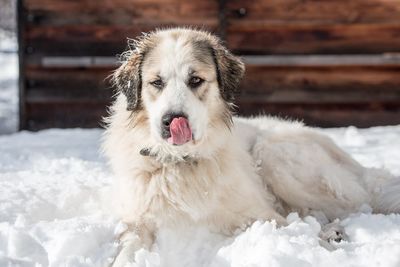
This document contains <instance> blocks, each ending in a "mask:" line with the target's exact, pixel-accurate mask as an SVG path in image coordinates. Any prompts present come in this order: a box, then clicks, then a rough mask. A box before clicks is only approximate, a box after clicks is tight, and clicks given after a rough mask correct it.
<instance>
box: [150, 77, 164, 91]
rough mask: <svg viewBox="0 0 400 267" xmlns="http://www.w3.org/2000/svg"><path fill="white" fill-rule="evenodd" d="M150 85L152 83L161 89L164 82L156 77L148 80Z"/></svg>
mask: <svg viewBox="0 0 400 267" xmlns="http://www.w3.org/2000/svg"><path fill="white" fill-rule="evenodd" d="M150 84H151V85H153V86H154V87H155V88H157V89H162V88H163V87H164V83H163V81H162V80H161V79H157V80H155V81H152V82H150Z"/></svg>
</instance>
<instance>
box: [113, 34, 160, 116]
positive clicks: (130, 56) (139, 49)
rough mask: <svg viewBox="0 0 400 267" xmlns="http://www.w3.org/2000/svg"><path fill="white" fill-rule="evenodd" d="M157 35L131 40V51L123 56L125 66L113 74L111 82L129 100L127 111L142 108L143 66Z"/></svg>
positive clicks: (145, 35) (146, 35)
mask: <svg viewBox="0 0 400 267" xmlns="http://www.w3.org/2000/svg"><path fill="white" fill-rule="evenodd" d="M155 39H156V38H155V34H154V33H150V34H144V35H143V36H141V37H139V38H138V39H136V40H129V42H128V44H129V48H130V49H129V50H128V51H126V52H124V53H123V54H122V55H121V61H122V62H123V64H122V65H121V66H120V67H119V68H118V69H117V70H116V71H115V72H114V73H113V75H112V78H111V81H112V83H113V84H114V85H115V86H116V87H117V89H118V90H119V91H120V92H122V93H123V94H124V95H125V96H126V99H127V107H126V109H127V110H130V111H138V110H140V109H142V107H141V101H140V99H141V93H142V64H143V61H144V58H145V55H146V54H147V53H148V51H150V50H151V49H152V48H153V47H154V46H155V43H156V40H155Z"/></svg>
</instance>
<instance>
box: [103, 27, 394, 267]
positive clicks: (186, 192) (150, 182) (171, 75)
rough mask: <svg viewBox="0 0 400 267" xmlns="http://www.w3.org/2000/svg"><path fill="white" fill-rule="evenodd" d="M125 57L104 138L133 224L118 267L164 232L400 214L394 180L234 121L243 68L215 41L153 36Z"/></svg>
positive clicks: (285, 134)
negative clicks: (362, 212)
mask: <svg viewBox="0 0 400 267" xmlns="http://www.w3.org/2000/svg"><path fill="white" fill-rule="evenodd" d="M123 58H124V61H123V63H122V65H121V67H120V68H118V69H117V70H116V71H115V73H114V75H113V80H114V82H115V84H116V86H117V88H118V89H119V92H120V93H119V94H118V96H117V98H116V101H115V102H114V104H113V105H112V107H111V115H110V117H109V118H108V119H107V123H108V127H107V131H106V133H105V136H104V150H105V153H106V154H107V156H108V157H109V159H110V162H111V165H112V167H113V170H114V172H115V174H116V177H117V179H118V180H117V181H116V199H117V200H118V210H119V212H120V215H121V217H122V219H123V220H124V221H125V222H126V223H127V224H128V225H129V229H128V231H127V232H126V233H125V234H124V235H123V236H122V237H121V241H122V242H123V244H122V250H121V252H120V254H119V256H118V257H117V259H116V261H115V263H114V266H123V265H124V264H125V263H126V262H129V261H132V260H133V258H134V252H135V250H137V249H138V248H140V247H143V246H145V247H149V246H150V245H151V244H152V242H153V238H154V236H153V235H154V233H155V232H156V230H157V229H158V228H159V227H161V226H171V227H179V225H181V224H190V225H199V226H207V227H208V228H210V229H211V230H212V231H217V232H220V233H224V234H227V235H231V234H232V233H233V231H235V230H236V229H238V228H244V227H246V226H247V225H248V224H249V223H252V222H253V221H255V220H258V219H260V220H272V219H273V220H276V221H277V222H278V224H284V223H285V219H284V217H285V216H286V215H287V214H288V213H289V212H291V211H297V212H299V213H300V214H302V215H307V214H313V215H317V216H318V217H319V218H320V219H321V220H323V219H326V221H328V220H333V219H335V218H340V217H342V216H345V215H347V214H348V213H350V212H353V211H356V210H358V208H359V207H360V206H361V205H362V204H369V205H371V206H372V207H373V208H374V209H375V211H377V212H391V211H399V209H400V203H399V202H400V201H399V199H400V197H399V192H400V189H399V187H400V186H399V184H400V183H399V182H398V180H394V179H393V177H391V175H390V174H389V173H386V172H385V171H383V170H377V169H367V168H364V167H362V166H361V165H360V164H358V163H357V162H356V161H354V160H353V159H352V158H351V157H350V156H349V155H347V154H346V153H345V152H343V151H342V150H341V149H339V148H338V147H337V146H336V145H335V144H334V143H333V142H332V141H331V140H330V139H329V138H328V137H325V136H322V135H321V134H319V133H318V132H317V131H315V130H313V129H310V128H307V127H305V126H303V125H302V124H301V123H298V122H290V121H282V120H278V119H275V118H268V117H264V118H255V119H242V118H232V115H231V109H232V107H233V101H234V97H235V95H236V93H237V90H238V86H239V82H240V80H241V78H242V76H243V73H244V65H243V63H242V61H241V60H240V59H239V58H237V57H235V56H234V55H232V54H231V53H230V52H229V51H228V50H226V48H224V47H223V46H222V45H221V42H220V40H219V39H218V38H216V37H215V36H213V35H211V34H209V33H207V32H204V31H197V30H191V29H169V30H161V31H156V32H152V33H149V34H146V35H144V36H143V37H141V38H139V39H138V40H137V41H136V42H135V43H134V47H133V48H132V49H131V50H129V51H128V52H126V53H124V54H123ZM173 127H176V129H177V130H176V131H177V132H176V133H175V132H173V131H174V129H172V128H173ZM183 136H185V138H184V139H182V138H183ZM175 139H176V140H179V141H174V140H175ZM171 140H172V141H171ZM182 140H183V141H182ZM171 142H172V143H171ZM176 142H178V143H176ZM386 181H388V182H386ZM385 183H386V184H385ZM391 184H393V186H390V185H391ZM392 188H395V189H396V190H393V189H392ZM397 189H399V190H397Z"/></svg>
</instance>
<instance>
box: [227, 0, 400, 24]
mask: <svg viewBox="0 0 400 267" xmlns="http://www.w3.org/2000/svg"><path fill="white" fill-rule="evenodd" d="M227 13H228V15H229V18H230V20H231V21H235V20H242V19H246V20H254V21H257V20H258V21H265V22H269V23H271V24H273V23H277V22H286V23H290V24H293V25H294V24H299V23H313V24H325V25H326V24H338V23H342V24H359V23H373V24H377V23H383V24H387V23H388V22H389V23H399V22H400V16H399V14H400V2H399V1H398V0H351V1H343V0H328V1H326V0H320V1H303V0H285V1H282V0H257V1H247V0H230V1H228V2H227Z"/></svg>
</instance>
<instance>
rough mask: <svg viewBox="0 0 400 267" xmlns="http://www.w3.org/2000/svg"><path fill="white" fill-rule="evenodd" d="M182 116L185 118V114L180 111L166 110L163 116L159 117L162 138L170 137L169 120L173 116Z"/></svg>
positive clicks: (173, 117) (170, 120)
mask: <svg viewBox="0 0 400 267" xmlns="http://www.w3.org/2000/svg"><path fill="white" fill-rule="evenodd" d="M179 117H183V118H186V119H187V116H186V114H184V113H182V112H168V113H165V114H164V116H162V118H161V135H162V137H163V138H169V137H171V133H170V131H169V126H170V125H171V122H172V120H173V119H175V118H179Z"/></svg>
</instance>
